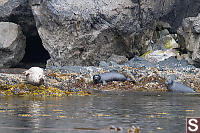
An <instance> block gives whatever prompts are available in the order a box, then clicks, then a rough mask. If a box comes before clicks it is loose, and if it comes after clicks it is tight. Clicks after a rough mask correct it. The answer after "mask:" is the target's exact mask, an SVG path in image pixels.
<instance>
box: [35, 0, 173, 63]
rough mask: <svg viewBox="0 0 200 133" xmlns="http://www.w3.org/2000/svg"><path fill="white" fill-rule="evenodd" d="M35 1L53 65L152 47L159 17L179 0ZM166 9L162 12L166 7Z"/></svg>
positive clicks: (141, 50)
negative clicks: (156, 21)
mask: <svg viewBox="0 0 200 133" xmlns="http://www.w3.org/2000/svg"><path fill="white" fill-rule="evenodd" d="M36 3H37V4H33V5H32V10H33V13H34V16H35V20H36V24H37V29H38V32H39V35H40V37H41V39H42V42H43V45H44V47H45V49H47V51H48V52H49V54H50V56H51V59H49V60H48V62H47V66H51V65H55V66H64V65H98V64H99V62H100V61H102V60H104V61H106V60H107V59H108V58H109V57H110V56H111V55H112V54H117V55H120V56H126V57H128V58H131V57H133V55H135V54H141V53H144V52H145V50H146V49H147V45H146V44H147V38H149V39H150V38H151V37H152V36H153V29H152V28H149V27H152V26H153V23H154V21H155V20H156V19H158V18H160V17H161V16H164V15H166V14H167V13H169V12H170V11H171V10H172V9H173V8H174V5H175V4H176V3H175V0H168V1H165V0H161V1H152V0H147V1H136V0H118V1H115V0H99V1H91V0H82V1H76V2H74V1H73V0H59V1H53V0H48V1H42V2H36ZM161 12H162V13H161Z"/></svg>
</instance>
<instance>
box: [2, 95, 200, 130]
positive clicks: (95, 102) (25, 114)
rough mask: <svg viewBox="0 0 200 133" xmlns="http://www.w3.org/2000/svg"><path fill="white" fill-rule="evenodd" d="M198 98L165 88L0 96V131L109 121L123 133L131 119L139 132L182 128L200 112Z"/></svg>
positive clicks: (102, 126) (93, 125)
mask: <svg viewBox="0 0 200 133" xmlns="http://www.w3.org/2000/svg"><path fill="white" fill-rule="evenodd" d="M199 101H200V97H199V96H198V95H189V94H188V95H181V94H171V93H161V94H159V93H115V94H101V95H96V96H84V97H79V96H71V97H62V98H30V97H1V98H0V133H40V132H41V133H105V132H114V131H109V130H107V129H105V128H107V127H109V126H110V125H115V126H120V127H122V128H123V129H124V130H123V131H121V132H124V133H127V129H128V128H129V127H130V126H131V125H137V126H139V127H140V128H141V132H142V133H185V118H186V117H188V116H191V117H195V116H199V117H200V104H199ZM77 128H84V129H77ZM87 128H89V129H87ZM90 128H91V129H90ZM92 129H94V130H92ZM95 129H97V130H95Z"/></svg>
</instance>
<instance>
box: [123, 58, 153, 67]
mask: <svg viewBox="0 0 200 133" xmlns="http://www.w3.org/2000/svg"><path fill="white" fill-rule="evenodd" d="M124 65H125V66H129V67H133V68H141V67H156V66H155V64H153V63H150V62H149V61H147V60H146V59H144V58H142V57H139V56H135V57H134V58H132V59H131V60H129V61H128V62H127V63H125V64H124Z"/></svg>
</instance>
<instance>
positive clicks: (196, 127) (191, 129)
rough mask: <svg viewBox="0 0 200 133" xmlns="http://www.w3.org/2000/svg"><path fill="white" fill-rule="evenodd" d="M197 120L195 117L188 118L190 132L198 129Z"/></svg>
mask: <svg viewBox="0 0 200 133" xmlns="http://www.w3.org/2000/svg"><path fill="white" fill-rule="evenodd" d="M197 123H198V121H197V119H190V120H189V121H188V124H189V126H188V130H189V131H191V132H196V131H197V130H198V125H197ZM190 126H192V127H193V128H191V127H190Z"/></svg>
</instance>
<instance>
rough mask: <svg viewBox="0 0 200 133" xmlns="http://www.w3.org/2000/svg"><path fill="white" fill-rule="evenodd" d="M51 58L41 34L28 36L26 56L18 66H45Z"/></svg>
mask: <svg viewBox="0 0 200 133" xmlns="http://www.w3.org/2000/svg"><path fill="white" fill-rule="evenodd" d="M49 58H50V55H49V53H48V51H47V50H46V49H45V48H44V47H43V45H42V40H41V38H40V37H39V35H38V34H37V35H35V36H27V37H26V49H25V55H24V58H23V59H22V61H21V62H20V63H19V64H18V65H17V66H16V67H20V68H30V67H33V66H38V67H43V68H45V67H46V63H47V60H48V59H49Z"/></svg>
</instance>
